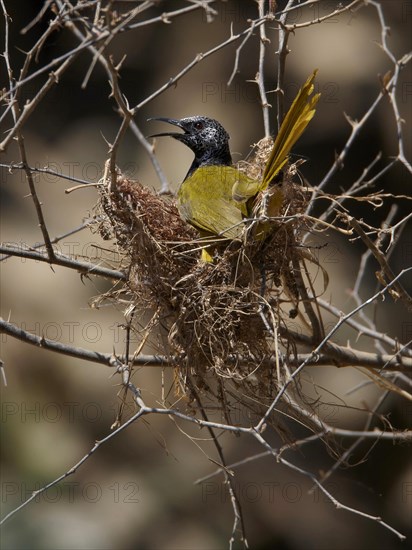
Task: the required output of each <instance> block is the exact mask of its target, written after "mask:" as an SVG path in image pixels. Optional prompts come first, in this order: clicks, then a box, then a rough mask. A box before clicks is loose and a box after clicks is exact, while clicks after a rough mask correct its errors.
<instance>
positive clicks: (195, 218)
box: [177, 166, 247, 239]
mask: <svg viewBox="0 0 412 550" xmlns="http://www.w3.org/2000/svg"><path fill="white" fill-rule="evenodd" d="M240 177H241V173H240V172H239V171H238V170H236V168H233V167H231V166H203V167H201V168H198V169H197V170H196V171H195V172H194V173H193V174H192V175H191V176H190V177H189V178H187V179H186V180H185V181H184V182H183V183H182V184H181V186H180V188H179V190H178V193H177V197H178V205H179V211H180V214H181V216H182V218H183V219H184V220H186V221H187V222H188V223H190V224H191V225H194V226H195V227H197V228H198V229H200V230H202V231H205V232H208V233H212V234H214V235H219V236H222V237H227V238H230V239H234V238H237V237H239V236H240V234H241V233H242V230H243V224H242V220H243V218H244V216H246V215H247V212H246V206H245V204H242V203H237V202H235V201H234V200H233V197H232V189H233V186H234V185H235V184H236V182H237V181H238V180H239V178H240Z"/></svg>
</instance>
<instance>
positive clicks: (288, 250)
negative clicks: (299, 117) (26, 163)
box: [99, 140, 314, 415]
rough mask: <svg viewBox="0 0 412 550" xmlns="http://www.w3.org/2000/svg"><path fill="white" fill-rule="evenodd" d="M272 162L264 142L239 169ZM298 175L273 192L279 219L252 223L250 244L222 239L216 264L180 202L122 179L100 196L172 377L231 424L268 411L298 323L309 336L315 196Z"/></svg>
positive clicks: (246, 237) (288, 175) (135, 302)
mask: <svg viewBox="0 0 412 550" xmlns="http://www.w3.org/2000/svg"><path fill="white" fill-rule="evenodd" d="M269 152H270V144H269V143H268V141H267V140H262V142H260V144H258V146H257V148H256V152H255V155H254V158H253V159H252V160H251V161H250V162H249V163H244V162H243V163H240V164H239V169H241V170H243V171H245V172H246V173H247V175H249V176H250V177H254V178H258V177H261V174H262V171H263V168H264V165H265V162H266V159H267V156H268V154H269ZM295 174H296V165H290V166H289V167H288V168H286V169H285V170H284V172H283V174H282V178H281V180H282V181H278V182H276V183H275V184H274V185H273V186H271V188H270V189H269V190H268V191H267V193H273V192H276V193H278V194H279V193H280V194H281V195H280V196H281V198H282V200H281V206H280V209H279V213H278V215H277V216H276V217H273V218H270V219H266V218H264V219H262V218H260V219H259V220H257V219H254V220H247V221H245V229H244V231H243V236H242V239H239V240H234V241H231V242H228V241H227V240H225V241H223V240H220V239H217V238H216V239H214V241H213V243H212V244H213V250H214V263H213V264H207V263H203V262H201V261H200V249H201V247H202V246H205V239H200V238H199V236H198V233H197V231H196V230H195V229H194V228H192V227H191V226H189V225H188V224H187V223H186V222H184V221H183V220H182V219H181V218H180V216H179V212H178V210H177V207H176V204H175V202H174V200H173V199H170V198H167V197H164V196H162V197H161V196H159V195H158V194H156V193H155V192H153V191H151V190H149V189H148V188H147V187H144V186H143V185H141V184H140V183H138V182H135V181H131V180H129V179H127V178H125V177H122V175H121V174H118V175H117V179H116V181H114V182H112V183H111V184H110V188H107V187H103V186H102V188H101V195H100V203H99V210H100V218H101V219H103V221H102V222H101V223H100V232H101V233H102V235H104V236H105V237H106V238H107V237H108V236H112V237H114V238H115V239H116V241H117V245H118V247H120V249H121V250H122V251H123V252H124V254H125V257H126V258H127V264H128V281H127V286H128V289H129V291H131V301H132V304H131V305H132V306H133V307H135V308H136V309H137V310H138V311H140V312H141V314H143V313H144V311H149V310H151V311H156V319H157V321H156V323H155V325H157V327H156V326H152V330H156V328H157V330H159V331H160V330H161V331H163V333H164V331H165V332H166V336H167V338H166V339H164V341H166V344H163V349H162V350H161V351H162V353H163V354H165V355H167V356H168V357H169V363H170V364H171V365H173V367H174V372H175V384H176V389H177V391H178V392H180V393H181V394H184V395H185V396H187V397H188V398H189V401H190V400H193V399H194V396H196V395H199V393H201V394H203V395H205V394H206V395H207V396H208V397H210V398H211V399H212V400H213V402H214V403H216V402H217V403H218V404H219V406H220V407H221V408H222V409H223V410H224V411H225V414H226V415H227V414H230V412H231V411H232V410H233V407H235V406H236V405H238V404H239V403H242V404H245V403H246V404H247V406H248V408H255V409H256V406H258V405H259V406H260V405H264V406H266V405H267V404H269V403H270V401H271V399H273V396H274V395H275V394H276V391H277V389H278V388H279V386H280V385H281V384H282V382H283V381H284V379H283V373H282V368H281V366H282V365H285V361H284V359H285V357H288V356H291V355H293V354H295V353H296V345H295V341H294V338H293V335H292V333H291V331H290V330H289V329H288V326H289V322H290V319H291V318H295V317H296V316H299V317H300V318H301V321H302V326H304V325H306V326H307V327H309V329H310V326H311V325H310V323H309V322H308V321H307V320H305V308H302V307H301V305H300V304H301V303H302V300H303V301H305V284H306V286H308V285H307V281H306V283H305V282H304V281H303V273H304V269H303V267H302V266H303V264H304V262H305V260H307V259H308V257H309V255H308V254H309V253H308V250H307V249H305V248H304V247H302V235H303V234H305V233H306V231H307V227H306V222H305V218H304V216H303V215H302V214H303V212H304V209H305V206H306V204H307V202H308V192H307V190H306V189H305V188H304V187H302V185H300V184H296V183H294V182H293V177H294V176H295ZM261 203H262V204H264V203H265V196H263V197H261ZM261 211H262V210H261ZM258 224H260V225H258ZM257 227H265V231H264V237H263V238H262V237H261V238H259V239H257V238H256V234H257ZM208 244H209V242H208ZM306 301H307V300H306ZM301 310H302V311H301ZM312 332H313V331H312ZM309 336H310V338H313V336H314V335H313V334H309ZM280 359H282V360H280ZM282 379H283V380H282Z"/></svg>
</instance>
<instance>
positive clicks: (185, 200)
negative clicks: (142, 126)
mask: <svg viewBox="0 0 412 550" xmlns="http://www.w3.org/2000/svg"><path fill="white" fill-rule="evenodd" d="M316 73H317V70H315V71H314V72H313V73H312V75H311V76H309V78H308V79H307V81H306V82H305V84H304V85H303V86H302V88H301V89H300V90H299V92H298V94H297V96H296V98H295V100H294V101H293V103H292V105H291V107H290V109H289V111H288V112H287V114H286V116H285V118H284V119H283V122H282V124H281V127H280V129H279V132H278V134H277V136H276V139H275V141H274V143H273V148H272V150H271V153H270V155H269V159H268V161H267V163H266V166H265V170H264V173H263V177H262V180H253V179H251V178H249V177H248V176H246V174H244V173H242V172H240V171H239V170H238V169H236V168H235V167H234V166H213V165H208V166H203V167H202V166H201V167H200V168H198V169H197V170H195V171H194V173H193V174H191V175H190V176H189V177H188V178H187V179H186V180H185V181H184V182H183V183H182V184H181V185H180V188H179V190H178V193H177V198H178V206H179V211H180V213H181V216H182V217H183V219H185V220H186V221H187V222H188V223H190V224H191V225H193V226H194V227H196V228H197V229H198V230H199V232H200V234H201V236H210V235H215V236H218V237H220V238H227V239H231V240H233V239H237V238H239V237H240V236H241V234H242V232H243V229H244V220H245V218H250V217H251V216H255V215H259V213H258V212H256V208H257V205H258V204H259V203H260V201H259V200H258V199H259V195H260V194H261V193H262V192H264V191H266V190H267V188H268V186H270V185H271V184H272V182H273V180H274V178H275V177H276V175H277V174H279V172H280V170H282V168H283V167H284V166H285V165H286V163H287V162H288V159H289V153H290V151H291V149H292V147H293V145H294V144H295V143H296V141H297V140H298V139H299V137H300V136H301V135H302V133H303V131H304V130H305V128H306V126H307V125H308V123H309V122H310V120H311V119H312V118H313V116H314V114H315V106H316V104H317V102H318V100H319V97H320V94H319V93H318V94H314V95H313V96H312V93H313V90H314V85H313V81H314V79H315V76H316ZM311 96H312V97H311ZM281 204H282V196H281V192H280V191H277V192H276V191H275V192H274V193H273V194H272V195H271V198H270V202H269V204H268V210H267V211H266V212H265V215H267V216H275V215H277V214H278V212H279V210H280V208H281ZM263 227H264V226H263V225H261V228H263ZM264 231H265V230H264V229H261V231H260V232H259V231H255V237H256V238H262V232H263V233H264ZM202 260H203V261H206V262H211V261H213V259H212V256H211V254H210V252H209V251H208V250H207V249H206V248H204V249H203V250H202Z"/></svg>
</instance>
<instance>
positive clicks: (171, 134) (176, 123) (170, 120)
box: [147, 116, 186, 139]
mask: <svg viewBox="0 0 412 550" xmlns="http://www.w3.org/2000/svg"><path fill="white" fill-rule="evenodd" d="M147 120H148V121H150V120H160V121H161V122H167V123H168V124H173V126H178V127H179V128H181V129H182V130H183V131H185V132H186V130H185V129H184V128H183V126H182V123H181V122H180V120H177V119H176V118H166V117H161V116H159V117H151V118H148V119H147ZM184 135H185V134H179V133H177V132H162V133H161V134H152V135H150V136H147V137H149V138H154V137H165V136H166V137H174V138H176V139H182V137H183V136H184Z"/></svg>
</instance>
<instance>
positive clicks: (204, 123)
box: [149, 116, 232, 179]
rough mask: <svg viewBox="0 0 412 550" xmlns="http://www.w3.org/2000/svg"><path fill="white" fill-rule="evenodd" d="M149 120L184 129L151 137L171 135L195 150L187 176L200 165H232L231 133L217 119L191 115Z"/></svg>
mask: <svg viewBox="0 0 412 550" xmlns="http://www.w3.org/2000/svg"><path fill="white" fill-rule="evenodd" d="M149 120H160V121H162V122H168V123H169V124H173V125H174V126H178V127H179V128H181V129H182V130H183V133H177V132H165V133H162V134H154V135H152V136H150V137H161V136H170V137H173V138H175V139H177V140H179V141H181V142H182V143H184V144H185V145H187V146H188V147H189V148H190V149H191V150H192V151H193V153H194V154H195V158H194V160H193V163H192V166H191V167H190V169H189V172H188V174H187V175H186V178H187V177H188V176H190V175H191V174H192V173H193V172H194V171H195V170H196V169H197V168H199V167H200V166H208V165H223V166H230V165H231V164H232V157H231V155H230V149H229V134H228V133H227V132H226V130H225V129H224V128H223V126H222V125H221V124H220V123H219V122H218V121H217V120H214V119H213V118H208V117H205V116H191V117H187V118H182V119H180V120H176V119H174V118H163V117H159V118H151V119H149ZM186 178H185V179H186Z"/></svg>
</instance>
